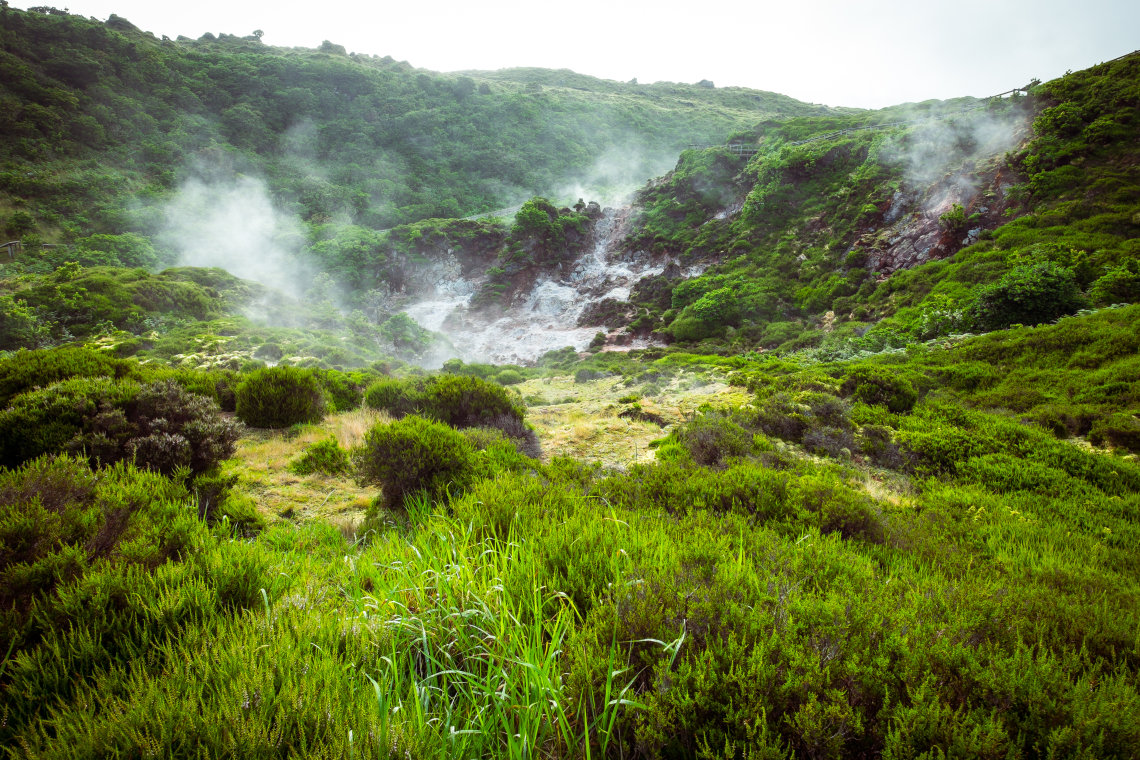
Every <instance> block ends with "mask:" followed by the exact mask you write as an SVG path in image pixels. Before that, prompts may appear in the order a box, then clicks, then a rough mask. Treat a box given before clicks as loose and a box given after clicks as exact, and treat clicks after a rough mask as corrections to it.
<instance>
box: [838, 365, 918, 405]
mask: <svg viewBox="0 0 1140 760" xmlns="http://www.w3.org/2000/svg"><path fill="white" fill-rule="evenodd" d="M841 392H842V393H843V395H844V396H849V397H854V398H855V399H858V400H859V401H862V402H863V403H865V404H881V405H883V406H885V407H887V409H889V410H891V411H892V412H895V413H896V414H897V413H901V412H909V411H910V410H911V409H912V408H913V407H914V404H915V402H916V401H917V400H918V393H917V392H915V390H914V386H913V385H912V384H911V383H910V381H909V380H907V379H906V378H904V377H900V376H899V375H897V374H896V373H894V372H891V371H890V370H888V369H885V368H882V367H855V368H854V369H852V370H850V371H849V372H848V373H847V377H846V378H845V379H844V380H843V386H842V388H841Z"/></svg>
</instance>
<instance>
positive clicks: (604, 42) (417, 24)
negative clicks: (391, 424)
mask: <svg viewBox="0 0 1140 760" xmlns="http://www.w3.org/2000/svg"><path fill="white" fill-rule="evenodd" d="M37 4H42V0H40V2H36V0H33V2H19V0H17V2H14V3H12V5H13V6H14V7H20V8H27V7H28V6H29V5H37ZM66 7H68V8H70V10H71V12H72V13H77V14H82V15H85V16H94V17H96V18H98V19H100V20H105V19H106V18H107V16H108V15H110V14H111V13H115V14H117V15H119V16H123V17H124V18H126V19H128V20H129V21H131V22H132V23H133V24H135V25H136V26H138V27H140V28H142V29H144V30H146V31H149V32H153V33H154V34H156V35H163V34H165V35H167V36H169V37H177V36H178V35H180V34H181V35H185V36H187V37H192V38H197V37H199V36H201V35H202V34H204V33H205V32H213V33H214V34H217V33H219V32H225V33H227V34H237V35H246V34H249V33H250V32H252V31H253V30H254V29H261V30H263V31H264V32H265V36H264V38H263V39H264V42H266V43H267V44H270V45H281V46H300V47H317V46H318V45H320V43H321V42H322V41H323V40H326V39H327V40H330V41H332V42H335V43H337V44H340V45H344V46H345V47H346V48H347V49H348V51H349V52H357V53H366V54H376V55H380V56H384V55H390V56H392V57H393V58H395V59H397V60H406V61H408V62H410V63H411V64H412V65H414V66H417V67H420V68H425V69H432V70H435V71H457V70H462V69H498V68H506V67H513V66H541V67H546V68H568V69H573V70H574V71H577V72H580V73H583V74H591V75H594V76H599V77H603V78H606V79H616V80H620V81H626V80H629V79H631V78H633V77H637V79H638V81H640V82H642V83H648V82H654V81H660V80H667V81H674V82H696V81H698V80H701V79H711V80H713V81H714V82H715V83H716V85H717V86H718V87H721V86H733V85H735V86H742V87H753V88H756V89H760V90H771V91H774V92H779V93H783V94H785V95H791V96H792V97H795V98H799V99H800V100H805V101H808V102H813V103H825V104H827V105H834V106H858V107H864V108H879V107H882V106H886V105H892V104H895V103H903V102H909V101H919V100H927V99H930V98H940V99H941V98H952V97H957V96H961V95H974V96H985V95H992V94H996V93H998V92H1002V91H1005V90H1009V89H1011V88H1013V87H1018V86H1021V85H1024V84H1025V83H1026V82H1028V81H1029V80H1030V79H1032V78H1034V77H1036V78H1038V79H1041V80H1048V79H1052V78H1054V77H1057V76H1060V75H1061V74H1064V73H1065V71H1066V70H1069V69H1071V70H1074V71H1075V70H1079V69H1083V68H1087V67H1088V66H1091V65H1093V64H1095V63H1099V62H1101V61H1105V60H1109V59H1111V58H1115V57H1117V56H1119V55H1123V54H1125V53H1129V52H1131V51H1133V50H1136V49H1138V48H1140V2H1136V0H1082V1H1081V2H1074V1H1072V0H951V1H949V2H946V1H944V2H930V1H929V0H910V1H909V2H908V1H907V0H800V1H799V2H795V1H794V0H793V1H791V2H789V1H788V0H783V1H782V2H771V0H752V1H751V2H748V1H744V0H721V1H720V2H715V3H714V2H703V3H702V2H692V1H691V0H690V1H689V2H678V1H677V0H655V1H654V2H627V1H625V0H610V1H609V2H590V1H587V2H574V3H571V2H543V1H542V0H485V1H484V2H479V1H478V0H469V1H462V0H406V2H401V3H393V2H389V1H388V0H372V1H371V2H368V1H365V0H323V2H311V1H310V2H296V1H295V0H273V1H270V0H189V1H187V0H177V1H175V0H73V1H72V2H70V3H67V4H66Z"/></svg>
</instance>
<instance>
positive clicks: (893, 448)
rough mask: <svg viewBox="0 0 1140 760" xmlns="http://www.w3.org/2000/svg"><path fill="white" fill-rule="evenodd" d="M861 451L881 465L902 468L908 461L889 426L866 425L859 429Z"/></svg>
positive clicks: (894, 468)
mask: <svg viewBox="0 0 1140 760" xmlns="http://www.w3.org/2000/svg"><path fill="white" fill-rule="evenodd" d="M859 451H860V452H861V453H862V454H863V455H864V456H866V457H867V458H868V459H870V460H871V461H872V462H873V463H875V464H877V465H878V466H880V467H886V468H887V469H891V470H899V469H902V467H903V465H904V464H905V463H906V460H905V458H904V457H903V455H902V451H901V450H900V449H899V447H898V445H897V444H895V443H894V441H893V440H892V433H891V429H890V428H889V427H886V426H883V425H864V426H863V428H862V429H861V430H860V431H859Z"/></svg>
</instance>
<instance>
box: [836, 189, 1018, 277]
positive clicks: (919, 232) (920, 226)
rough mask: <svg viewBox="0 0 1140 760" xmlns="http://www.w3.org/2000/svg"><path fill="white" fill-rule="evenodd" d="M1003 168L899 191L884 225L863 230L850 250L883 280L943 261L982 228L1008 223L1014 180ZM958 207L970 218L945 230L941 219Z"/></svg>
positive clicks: (886, 215) (883, 219) (971, 241)
mask: <svg viewBox="0 0 1140 760" xmlns="http://www.w3.org/2000/svg"><path fill="white" fill-rule="evenodd" d="M1008 171H1009V170H1008V169H1007V168H1005V167H1004V166H998V167H994V166H991V167H988V168H986V169H983V170H981V171H977V172H970V173H966V172H959V173H955V174H954V175H951V176H947V177H944V178H942V179H941V180H939V181H938V182H936V183H935V184H933V185H931V186H929V187H926V188H922V189H917V190H916V189H908V190H899V191H898V192H896V193H895V196H894V198H892V199H891V203H890V206H889V207H888V208H887V209H886V210H885V211H884V212H883V217H882V226H879V227H872V228H869V229H868V230H866V231H865V232H864V233H863V234H862V235H861V236H860V237H859V239H858V240H856V242H855V245H854V247H853V249H852V250H854V251H863V252H865V253H866V254H867V268H868V269H869V270H870V271H872V272H874V273H875V274H877V275H879V276H880V277H887V276H889V275H890V274H891V273H893V272H896V271H898V270H899V269H908V268H910V267H913V266H917V265H919V264H924V263H926V262H927V261H934V260H937V259H944V258H946V257H948V256H952V255H953V254H955V253H957V252H958V251H959V250H961V249H962V248H964V247H965V246H967V245H970V244H971V243H974V242H976V241H977V240H978V236H979V235H980V234H981V232H982V231H983V230H990V229H993V228H995V227H998V226H999V225H1001V224H1003V223H1004V222H1007V221H1009V219H1008V218H1007V217H1006V216H1005V212H1006V210H1007V209H1008V208H1009V207H1010V206H1011V202H1010V200H1009V198H1008V197H1007V196H1008V191H1009V188H1010V187H1011V186H1012V184H1013V181H1012V178H1010V177H1008V176H1007V175H1008ZM955 204H958V205H961V206H962V208H963V209H964V210H965V215H966V218H967V219H968V220H970V221H969V222H968V224H967V226H966V228H965V229H963V230H948V229H947V228H946V227H945V226H944V225H943V224H942V223H941V222H940V221H939V217H941V216H942V215H943V214H945V213H947V212H949V211H951V210H952V209H953V208H954V206H955Z"/></svg>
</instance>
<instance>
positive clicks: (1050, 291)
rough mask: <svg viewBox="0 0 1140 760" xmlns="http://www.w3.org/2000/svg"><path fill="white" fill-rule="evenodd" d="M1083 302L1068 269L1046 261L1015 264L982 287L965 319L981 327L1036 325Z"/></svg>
mask: <svg viewBox="0 0 1140 760" xmlns="http://www.w3.org/2000/svg"><path fill="white" fill-rule="evenodd" d="M1086 305H1087V302H1086V301H1085V299H1084V298H1083V297H1082V296H1081V294H1080V291H1079V289H1078V287H1077V283H1076V280H1075V279H1074V278H1073V274H1072V272H1070V271H1068V270H1066V269H1063V268H1061V267H1059V266H1057V265H1056V264H1053V263H1051V262H1046V263H1043V264H1034V265H1033V266H1028V267H1018V268H1016V269H1014V270H1012V271H1011V272H1009V273H1008V274H1007V275H1005V276H1004V277H1002V278H1001V280H999V281H998V282H997V283H995V284H994V285H992V286H990V287H988V288H986V289H984V290H983V291H982V292H981V293H980V294H979V295H978V299H977V301H975V302H974V305H973V307H972V308H971V309H970V314H969V318H970V319H971V320H972V321H973V323H974V324H976V325H977V326H978V328H980V329H982V330H997V329H1001V328H1004V327H1009V326H1010V325H1013V324H1025V325H1038V324H1041V323H1042V322H1052V321H1053V320H1055V319H1057V318H1058V317H1063V316H1065V315H1067V314H1072V313H1073V312H1075V311H1077V310H1078V309H1080V308H1082V307H1084V306H1086Z"/></svg>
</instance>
